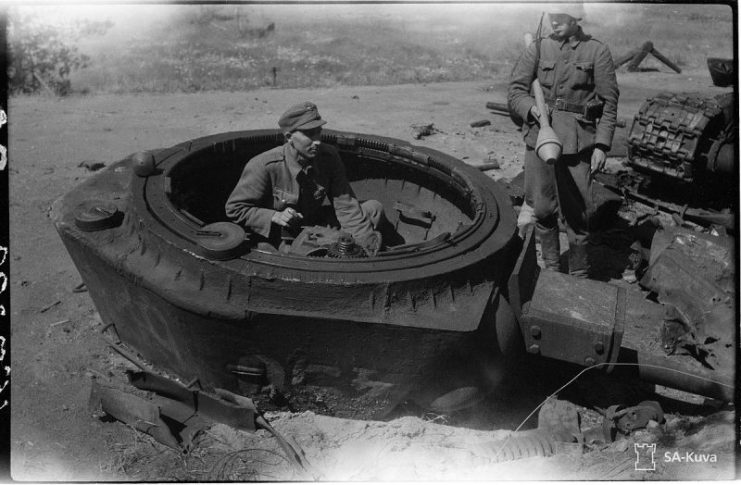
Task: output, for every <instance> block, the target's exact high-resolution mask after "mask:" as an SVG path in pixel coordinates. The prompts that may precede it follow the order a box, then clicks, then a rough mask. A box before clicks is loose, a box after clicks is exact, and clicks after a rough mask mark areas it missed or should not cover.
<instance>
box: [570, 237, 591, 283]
mask: <svg viewBox="0 0 741 485" xmlns="http://www.w3.org/2000/svg"><path fill="white" fill-rule="evenodd" d="M569 274H570V275H571V276H576V277H577V278H588V277H589V258H588V256H587V244H586V243H582V244H574V243H570V244H569Z"/></svg>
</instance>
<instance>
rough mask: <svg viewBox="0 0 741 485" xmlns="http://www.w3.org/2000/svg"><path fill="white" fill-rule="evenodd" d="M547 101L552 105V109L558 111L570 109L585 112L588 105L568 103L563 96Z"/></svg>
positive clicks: (569, 110)
mask: <svg viewBox="0 0 741 485" xmlns="http://www.w3.org/2000/svg"><path fill="white" fill-rule="evenodd" d="M546 103H548V106H550V107H551V108H552V109H555V110H558V111H568V112H570V113H579V114H584V113H586V110H587V106H586V105H584V104H576V103H567V102H566V101H565V100H564V99H561V98H558V99H549V100H548V101H546Z"/></svg>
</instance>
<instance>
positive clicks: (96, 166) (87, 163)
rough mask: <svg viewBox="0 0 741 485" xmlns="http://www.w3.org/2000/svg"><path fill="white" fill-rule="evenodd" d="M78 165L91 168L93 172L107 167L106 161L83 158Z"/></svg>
mask: <svg viewBox="0 0 741 485" xmlns="http://www.w3.org/2000/svg"><path fill="white" fill-rule="evenodd" d="M77 166H78V167H84V168H86V169H88V170H90V171H91V172H97V171H98V170H100V169H101V168H103V167H105V163H103V162H99V161H97V160H83V161H82V162H80V164H79V165H77Z"/></svg>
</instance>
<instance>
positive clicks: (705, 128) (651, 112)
mask: <svg viewBox="0 0 741 485" xmlns="http://www.w3.org/2000/svg"><path fill="white" fill-rule="evenodd" d="M727 97H728V96H727V95H725V94H723V95H718V96H716V97H714V98H706V97H701V96H693V95H685V94H676V93H661V94H659V95H657V96H655V97H653V98H649V99H647V100H646V101H645V102H644V103H643V104H642V105H641V108H640V110H639V111H638V114H637V115H636V116H635V118H634V119H633V125H632V126H631V129H630V133H629V135H628V163H630V165H631V166H633V167H634V168H635V169H637V170H639V171H644V172H650V173H659V174H663V175H667V176H669V177H673V178H677V179H681V180H683V181H686V182H693V181H694V180H695V178H696V175H697V172H698V170H702V169H703V168H704V167H705V166H706V165H707V158H708V151H709V148H710V146H711V145H712V144H713V142H714V141H715V138H717V136H718V135H720V134H721V132H722V131H723V127H724V125H725V116H724V108H725V105H726V104H728V99H726V98H727Z"/></svg>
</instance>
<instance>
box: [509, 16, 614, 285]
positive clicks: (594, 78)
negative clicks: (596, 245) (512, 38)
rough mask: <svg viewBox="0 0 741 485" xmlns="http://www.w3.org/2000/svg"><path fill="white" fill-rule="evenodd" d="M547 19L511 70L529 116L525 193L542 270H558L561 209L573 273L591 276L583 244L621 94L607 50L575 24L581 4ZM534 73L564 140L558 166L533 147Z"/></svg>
mask: <svg viewBox="0 0 741 485" xmlns="http://www.w3.org/2000/svg"><path fill="white" fill-rule="evenodd" d="M548 18H549V21H550V25H551V27H552V29H553V33H552V34H551V35H550V36H549V37H546V38H543V39H536V41H535V42H533V43H531V44H530V45H529V46H528V47H527V49H526V50H525V52H524V53H523V55H522V57H521V58H520V60H519V62H518V64H517V66H516V67H515V69H514V71H513V72H512V79H511V81H510V85H509V93H508V102H509V106H510V109H512V110H514V111H515V112H516V113H517V114H518V115H519V116H521V117H522V119H523V120H525V122H524V124H523V133H524V138H525V145H526V146H525V196H526V200H527V202H528V203H529V204H530V205H532V206H533V209H534V215H535V229H536V234H537V236H538V238H539V239H540V244H541V254H542V256H543V262H544V263H545V267H546V268H548V269H552V270H556V271H558V270H559V256H560V247H559V237H558V211H559V209H560V213H561V217H562V218H563V220H564V222H565V225H566V233H567V235H568V240H569V273H570V274H572V275H575V276H579V277H587V275H588V272H589V261H588V258H587V251H586V249H587V248H586V245H587V238H588V236H589V226H590V219H591V217H592V215H593V213H594V209H595V207H594V202H593V195H592V176H593V174H594V173H596V172H598V171H600V170H602V168H603V167H604V165H605V160H606V158H607V155H606V154H607V152H608V151H609V150H610V145H611V144H612V136H613V133H614V131H615V123H616V120H617V103H618V96H619V91H618V86H617V79H616V77H615V66H614V64H613V62H612V55H611V54H610V50H609V49H608V48H607V46H606V45H605V44H603V43H602V42H600V41H598V40H596V39H593V38H592V37H591V36H589V35H587V34H585V33H584V32H583V31H582V28H581V26H580V25H579V23H578V22H579V21H580V20H582V19H583V18H584V9H583V6H582V5H581V4H574V5H571V6H566V7H558V6H555V8H554V9H553V10H552V11H551V12H550V13H549V14H548ZM538 43H540V45H539V46H538ZM536 76H537V79H538V80H539V82H540V84H541V86H542V88H543V94H544V96H545V100H546V104H547V105H548V108H549V114H550V117H551V126H552V127H553V129H554V130H555V132H556V134H557V135H558V137H559V139H560V141H561V143H562V144H563V149H562V150H563V151H562V155H561V157H560V158H559V160H558V161H556V163H554V164H547V163H546V162H544V161H542V160H540V159H539V158H538V156H537V155H536V152H535V149H534V147H535V145H536V140H537V137H538V131H539V125H538V121H539V117H540V112H539V110H538V108H537V106H536V105H535V99H534V98H533V96H532V95H531V94H530V86H531V84H532V82H533V80H534V79H535V78H536Z"/></svg>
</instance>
